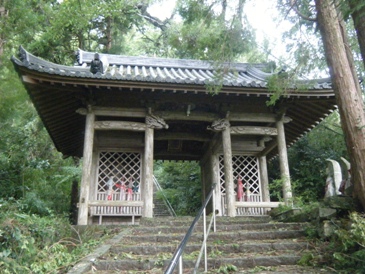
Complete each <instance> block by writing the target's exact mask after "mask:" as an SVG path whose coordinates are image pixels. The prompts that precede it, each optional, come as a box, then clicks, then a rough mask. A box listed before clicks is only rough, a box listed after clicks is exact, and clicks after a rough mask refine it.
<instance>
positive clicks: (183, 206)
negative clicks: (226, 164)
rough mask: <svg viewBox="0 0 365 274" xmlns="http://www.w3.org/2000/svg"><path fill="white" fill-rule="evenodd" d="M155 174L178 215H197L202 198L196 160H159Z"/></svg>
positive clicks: (198, 168)
mask: <svg viewBox="0 0 365 274" xmlns="http://www.w3.org/2000/svg"><path fill="white" fill-rule="evenodd" d="M154 174H155V176H156V178H157V180H158V182H159V183H160V185H161V187H162V188H163V189H164V194H165V195H166V197H167V199H168V200H169V202H170V203H171V205H172V207H173V209H174V210H175V212H176V214H177V215H179V216H184V215H193V216H194V215H196V213H197V211H198V210H199V208H200V207H201V199H202V190H201V182H200V167H199V165H198V164H197V163H196V162H161V161H157V162H156V163H155V171H154Z"/></svg>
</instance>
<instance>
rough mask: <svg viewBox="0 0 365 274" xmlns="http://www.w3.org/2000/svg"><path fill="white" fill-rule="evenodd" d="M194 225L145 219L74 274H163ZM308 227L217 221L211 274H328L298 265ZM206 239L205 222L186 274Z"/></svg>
mask: <svg viewBox="0 0 365 274" xmlns="http://www.w3.org/2000/svg"><path fill="white" fill-rule="evenodd" d="M192 220H193V218H190V217H177V218H172V217H165V218H153V219H143V218H142V219H141V221H140V224H139V226H129V227H124V228H121V230H122V231H121V232H120V233H119V235H117V236H116V237H114V239H113V240H112V241H111V242H110V244H109V245H108V247H107V248H104V249H103V250H102V252H99V254H98V255H95V254H94V255H92V256H91V257H90V256H89V257H88V258H86V261H87V262H88V266H84V268H82V267H79V268H77V267H75V268H74V269H73V271H70V272H69V273H163V272H164V269H165V268H166V267H167V265H168V263H169V261H170V259H171V258H172V254H173V253H174V251H175V249H176V247H177V246H178V245H179V243H180V241H181V239H182V238H183V236H184V235H185V233H186V232H187V230H188V228H189V226H190V224H191V222H192ZM304 225H305V224H303V223H278V222H272V221H271V219H270V217H269V216H255V217H236V218H228V217H217V232H216V233H213V232H211V234H210V236H209V239H208V245H207V246H208V268H209V273H253V272H254V273H269V272H270V273H323V272H321V271H320V270H318V272H317V270H315V269H310V270H309V269H308V268H305V267H300V266H297V265H296V263H297V262H298V260H299V259H300V258H301V255H302V254H303V252H305V251H306V250H307V249H308V248H309V247H308V243H307V241H306V239H305V237H304ZM202 238H203V234H202V222H201V221H200V223H198V225H197V227H196V228H195V231H194V233H193V235H192V237H191V238H190V241H189V242H188V244H187V246H186V248H185V252H184V254H183V258H184V273H192V269H193V268H194V265H195V261H196V258H197V256H198V254H199V250H200V246H201V242H202ZM84 265H85V263H84ZM201 265H203V264H202V263H201ZM82 269H84V270H82ZM176 269H178V267H176ZM230 269H231V270H232V269H235V270H233V271H231V272H229V270H230ZM203 270H204V268H203V267H201V268H200V269H199V273H202V272H203ZM225 270H226V271H225ZM227 270H228V271H227ZM260 271H261V272H260ZM175 273H177V271H175Z"/></svg>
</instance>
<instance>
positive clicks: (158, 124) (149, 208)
mask: <svg viewBox="0 0 365 274" xmlns="http://www.w3.org/2000/svg"><path fill="white" fill-rule="evenodd" d="M162 128H166V129H167V128H169V126H168V125H167V124H166V123H165V121H164V120H163V119H162V118H160V117H158V116H156V115H152V114H151V110H149V114H148V115H147V116H146V129H145V139H144V160H143V177H144V184H143V190H144V194H143V201H144V209H143V213H142V216H143V217H147V218H152V217H153V141H154V130H155V129H162Z"/></svg>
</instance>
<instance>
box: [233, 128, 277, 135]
mask: <svg viewBox="0 0 365 274" xmlns="http://www.w3.org/2000/svg"><path fill="white" fill-rule="evenodd" d="M231 134H232V135H264V136H276V135H278V131H277V129H276V128H273V127H254V126H235V127H231Z"/></svg>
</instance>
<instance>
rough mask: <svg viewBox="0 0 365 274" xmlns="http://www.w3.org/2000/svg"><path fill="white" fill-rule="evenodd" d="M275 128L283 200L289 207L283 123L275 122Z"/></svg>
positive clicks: (289, 185)
mask: <svg viewBox="0 0 365 274" xmlns="http://www.w3.org/2000/svg"><path fill="white" fill-rule="evenodd" d="M276 127H277V129H278V135H277V142H278V151H279V163H280V174H281V180H282V181H283V196H284V197H283V198H284V201H285V204H286V205H291V204H292V203H293V201H292V189H291V183H290V172H289V161H288V153H287V148H286V141H285V131H284V123H283V121H282V120H281V119H279V120H278V121H277V122H276Z"/></svg>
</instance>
